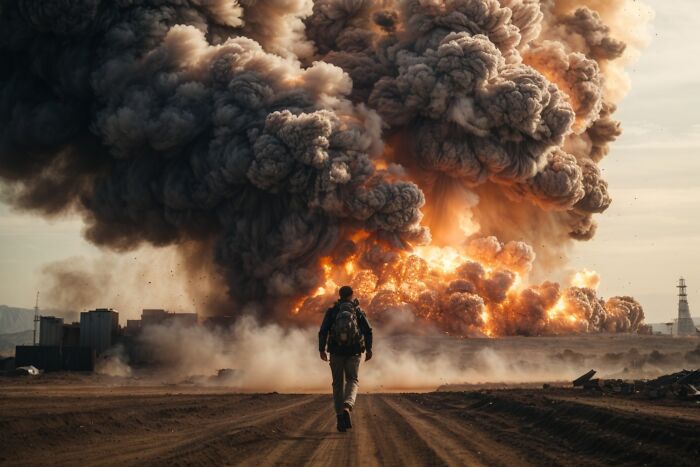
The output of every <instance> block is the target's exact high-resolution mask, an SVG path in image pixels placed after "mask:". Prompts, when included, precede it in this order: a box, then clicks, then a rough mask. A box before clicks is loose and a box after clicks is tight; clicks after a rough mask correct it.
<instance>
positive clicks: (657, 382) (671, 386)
mask: <svg viewBox="0 0 700 467" xmlns="http://www.w3.org/2000/svg"><path fill="white" fill-rule="evenodd" d="M595 374H596V371H595V370H591V371H589V372H588V373H585V374H583V375H581V376H580V377H578V378H576V379H575V380H574V381H572V384H573V386H574V387H580V388H582V389H583V390H584V391H598V392H601V393H605V394H624V395H633V394H639V395H641V396H643V397H646V398H649V399H660V398H663V397H676V398H678V399H684V400H696V401H699V402H700V390H699V388H700V370H682V371H679V372H677V373H672V374H669V375H664V376H660V377H658V378H656V379H653V380H622V379H603V378H594V376H595Z"/></svg>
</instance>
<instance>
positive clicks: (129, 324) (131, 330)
mask: <svg viewBox="0 0 700 467" xmlns="http://www.w3.org/2000/svg"><path fill="white" fill-rule="evenodd" d="M139 332H141V320H140V319H127V320H126V327H125V328H124V335H125V336H135V335H137V334H138V333H139Z"/></svg>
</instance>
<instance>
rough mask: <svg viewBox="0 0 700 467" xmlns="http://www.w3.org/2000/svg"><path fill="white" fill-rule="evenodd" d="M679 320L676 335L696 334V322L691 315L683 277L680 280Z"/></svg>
mask: <svg viewBox="0 0 700 467" xmlns="http://www.w3.org/2000/svg"><path fill="white" fill-rule="evenodd" d="M677 287H678V322H677V325H676V335H678V336H694V335H695V333H696V331H695V323H694V322H693V319H692V318H691V317H690V307H689V306H688V294H687V293H686V288H687V287H686V285H685V279H683V278H682V277H681V278H680V280H679V281H678V285H677Z"/></svg>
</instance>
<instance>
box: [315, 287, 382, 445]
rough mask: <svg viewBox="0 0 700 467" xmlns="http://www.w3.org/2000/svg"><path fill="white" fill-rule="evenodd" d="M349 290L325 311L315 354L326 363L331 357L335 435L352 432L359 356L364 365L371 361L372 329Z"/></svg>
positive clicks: (343, 290)
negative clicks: (361, 357) (363, 355)
mask: <svg viewBox="0 0 700 467" xmlns="http://www.w3.org/2000/svg"><path fill="white" fill-rule="evenodd" d="M352 293H353V292H352V288H350V287H349V286H347V285H346V286H343V287H341V288H340V299H339V300H338V301H337V302H336V303H335V304H334V305H333V306H332V307H330V308H329V309H328V311H326V315H325V316H324V318H323V323H322V324H321V330H320V331H319V332H318V351H319V353H320V354H321V360H323V361H324V362H327V361H328V354H326V348H327V349H328V353H330V354H331V374H332V375H333V403H334V405H335V414H336V418H337V419H338V431H343V432H344V431H347V429H348V428H352V420H351V417H350V412H352V408H353V407H354V405H355V398H356V397H357V388H358V379H357V373H358V371H359V369H360V356H361V354H362V352H364V351H366V352H367V355H366V357H365V361H367V360H369V359H371V358H372V328H371V327H370V325H369V321H367V316H365V313H364V311H362V309H361V308H360V304H359V302H358V301H357V300H353V296H352Z"/></svg>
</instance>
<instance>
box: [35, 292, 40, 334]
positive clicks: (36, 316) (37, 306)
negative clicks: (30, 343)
mask: <svg viewBox="0 0 700 467" xmlns="http://www.w3.org/2000/svg"><path fill="white" fill-rule="evenodd" d="M39 321H41V316H39V292H37V293H36V303H35V304H34V345H37V343H36V331H37V329H39Z"/></svg>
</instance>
